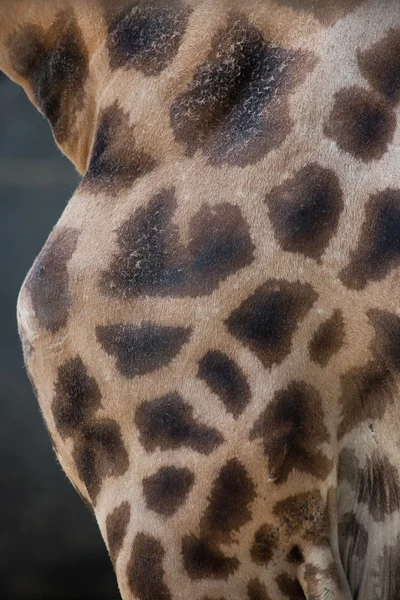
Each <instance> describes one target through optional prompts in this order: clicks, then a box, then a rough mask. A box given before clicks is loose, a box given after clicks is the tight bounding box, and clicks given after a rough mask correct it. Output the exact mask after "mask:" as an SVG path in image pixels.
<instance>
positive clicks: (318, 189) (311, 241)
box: [266, 163, 343, 259]
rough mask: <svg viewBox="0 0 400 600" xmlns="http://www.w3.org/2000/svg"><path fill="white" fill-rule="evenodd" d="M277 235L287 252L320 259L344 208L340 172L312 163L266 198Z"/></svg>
mask: <svg viewBox="0 0 400 600" xmlns="http://www.w3.org/2000/svg"><path fill="white" fill-rule="evenodd" d="M266 202H267V204H268V208H269V216H270V219H271V222H272V225H273V227H274V232H275V236H276V238H277V239H278V241H279V243H280V245H281V246H282V248H283V249H284V250H286V251H287V252H299V253H300V254H304V255H305V256H309V257H310V258H314V259H319V258H321V256H322V254H323V253H324V252H325V250H326V248H327V246H328V244H329V241H330V240H331V238H332V236H333V235H334V234H335V232H336V229H337V226H338V224H339V217H340V214H341V212H342V210H343V196H342V191H341V189H340V184H339V179H338V177H337V175H336V174H335V173H334V172H333V171H331V170H329V169H323V168H322V167H320V166H319V165H318V164H315V163H312V164H309V165H307V166H306V167H304V168H303V169H301V170H300V171H298V173H296V175H295V176H294V177H293V179H290V180H288V181H286V182H284V183H283V184H282V185H280V186H278V187H277V188H275V189H273V190H272V192H271V193H270V194H268V196H267V198H266Z"/></svg>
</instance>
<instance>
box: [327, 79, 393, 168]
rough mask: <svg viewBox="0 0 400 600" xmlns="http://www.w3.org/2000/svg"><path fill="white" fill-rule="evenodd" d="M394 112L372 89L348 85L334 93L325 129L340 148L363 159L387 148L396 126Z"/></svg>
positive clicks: (368, 158) (378, 156) (371, 158)
mask: <svg viewBox="0 0 400 600" xmlns="http://www.w3.org/2000/svg"><path fill="white" fill-rule="evenodd" d="M396 123H397V121H396V114H395V112H394V111H393V110H392V109H391V106H390V104H389V103H388V102H387V101H386V100H385V99H383V98H382V97H381V96H380V95H378V94H376V93H375V92H369V91H367V90H365V89H363V88H358V87H351V88H346V89H343V90H341V91H340V92H337V94H336V95H335V104H334V107H333V110H332V113H331V115H330V118H329V121H327V123H326V125H325V128H324V132H325V135H327V136H328V137H329V138H331V139H333V140H334V141H335V142H336V143H337V145H338V146H339V148H340V149H341V150H344V151H345V152H349V153H350V154H351V155H352V156H354V157H355V158H359V159H360V160H363V161H364V162H370V161H372V160H379V159H381V158H382V156H383V155H384V154H385V153H386V152H387V151H388V146H389V144H390V143H391V142H392V140H393V136H394V132H395V129H396Z"/></svg>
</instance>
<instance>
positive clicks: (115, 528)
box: [106, 502, 131, 567]
mask: <svg viewBox="0 0 400 600" xmlns="http://www.w3.org/2000/svg"><path fill="white" fill-rule="evenodd" d="M130 518H131V507H130V506H129V503H128V502H123V503H122V504H121V505H120V506H118V507H117V508H116V509H115V510H114V511H113V512H112V513H110V514H109V515H108V517H107V519H106V531H107V543H108V549H109V552H110V557H111V560H112V562H113V564H114V567H115V564H116V562H117V558H118V555H119V553H120V551H121V549H122V545H123V543H124V539H125V536H126V532H127V529H128V525H129V521H130Z"/></svg>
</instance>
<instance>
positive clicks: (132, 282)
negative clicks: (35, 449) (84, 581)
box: [0, 0, 400, 600]
mask: <svg viewBox="0 0 400 600" xmlns="http://www.w3.org/2000/svg"><path fill="white" fill-rule="evenodd" d="M0 67H1V69H2V70H4V71H5V73H6V74H7V75H9V76H10V77H11V78H12V79H13V80H15V81H16V82H17V83H19V84H20V85H22V86H23V87H24V88H25V90H26V91H27V93H28V95H29V97H30V98H31V100H32V101H33V103H34V104H35V105H36V106H37V107H38V108H39V110H41V112H42V113H43V114H44V115H45V116H46V117H47V118H48V120H49V121H50V124H51V126H52V128H53V132H54V137H55V140H56V142H57V143H58V145H59V147H60V148H61V150H62V151H63V152H64V153H65V154H66V155H67V156H68V157H69V158H70V159H71V160H72V162H73V163H74V164H75V165H76V167H77V169H78V170H79V171H80V173H81V174H82V175H83V179H82V182H81V184H80V185H79V187H78V189H77V191H76V193H75V194H74V196H73V197H72V199H71V200H70V202H69V204H68V206H67V208H66V210H65V212H64V214H63V215H62V217H61V219H60V221H59V222H58V224H57V225H56V227H55V229H54V231H53V232H52V233H51V235H50V237H49V239H48V241H47V243H46V245H45V247H44V249H43V250H42V252H41V254H40V255H39V257H38V258H37V260H36V262H35V263H34V265H33V267H32V269H31V271H30V273H29V274H28V276H27V279H26V281H25V283H24V284H23V287H22V290H21V293H20V297H19V301H18V323H19V331H20V335H21V339H22V344H23V350H24V357H25V362H26V367H27V371H28V374H29V376H30V379H31V381H32V384H33V386H34V389H35V392H36V395H37V397H38V401H39V404H40V408H41V411H42V413H43V417H44V421H45V423H46V426H47V429H48V431H49V434H50V436H51V438H52V441H53V445H54V448H55V452H56V454H57V457H58V460H59V461H60V463H61V465H62V467H63V469H64V470H65V472H66V474H67V475H68V477H69V479H70V480H71V482H72V483H73V485H74V486H75V488H76V489H77V491H78V492H79V493H80V495H81V496H82V498H83V499H84V500H85V501H86V502H87V504H88V505H89V506H90V507H91V509H92V510H93V512H94V515H95V517H96V519H97V522H98V524H99V528H100V530H101V533H102V535H103V538H104V540H105V543H106V545H107V547H108V550H109V553H110V557H111V560H112V562H113V565H114V569H115V573H116V577H117V580H118V584H119V588H120V592H121V596H122V598H124V600H132V599H137V600H155V599H157V600H184V599H186V598H188V597H189V598H191V599H192V600H243V599H248V600H283V599H291V600H299V599H302V598H303V599H304V598H306V599H307V600H350V599H354V600H378V599H382V600H395V599H397V598H399V597H400V576H399V572H400V571H399V566H400V520H399V516H400V474H399V470H400V450H399V421H400V411H399V410H398V407H399V403H398V399H399V383H400V381H399V376H400V305H399V285H400V243H399V239H400V167H399V161H398V148H399V145H400V128H399V127H397V120H398V117H399V114H400V113H399V104H400V7H399V5H398V3H397V0H327V1H322V0H321V1H318V0H248V1H247V2H245V3H244V2H241V1H240V0H159V1H158V0H153V1H152V0H135V1H132V0H131V1H128V2H125V1H118V2H108V3H106V2H103V1H100V0H98V1H94V0H93V1H92V0H88V1H87V2H84V3H83V2H78V1H74V0H68V1H65V0H63V1H60V0H52V1H51V2H50V1H49V0H20V1H19V2H14V1H11V0H3V4H2V10H1V14H0Z"/></svg>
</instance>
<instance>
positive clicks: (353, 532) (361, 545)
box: [339, 513, 368, 560]
mask: <svg viewBox="0 0 400 600" xmlns="http://www.w3.org/2000/svg"><path fill="white" fill-rule="evenodd" d="M339 545H340V550H341V556H344V553H345V551H346V549H347V548H348V550H347V552H348V556H353V555H354V556H356V557H357V558H359V559H360V560H364V559H365V557H366V555H367V550H368V532H367V530H366V529H365V527H364V526H363V525H361V523H360V522H359V521H358V519H357V517H356V516H355V515H354V514H353V513H346V514H344V515H343V517H341V519H340V522H339Z"/></svg>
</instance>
